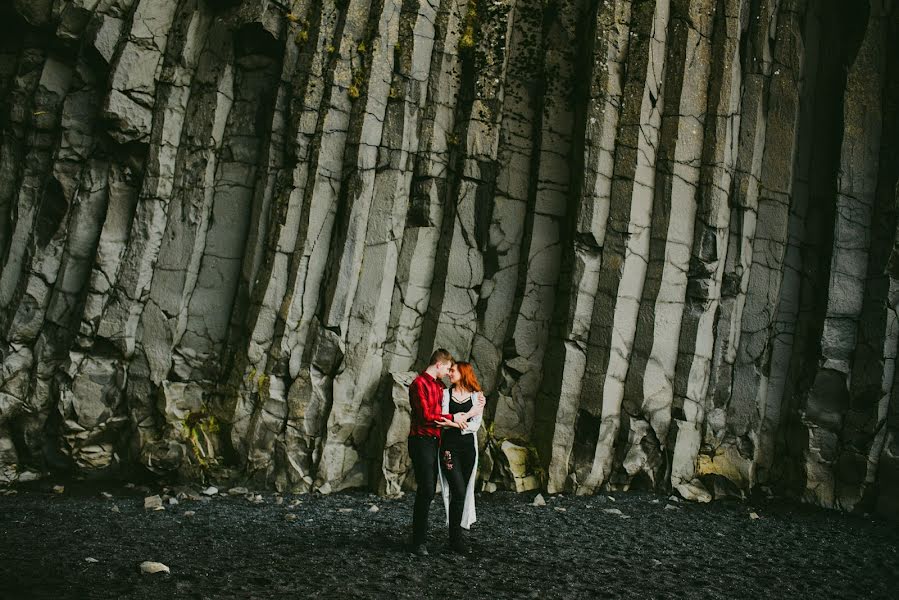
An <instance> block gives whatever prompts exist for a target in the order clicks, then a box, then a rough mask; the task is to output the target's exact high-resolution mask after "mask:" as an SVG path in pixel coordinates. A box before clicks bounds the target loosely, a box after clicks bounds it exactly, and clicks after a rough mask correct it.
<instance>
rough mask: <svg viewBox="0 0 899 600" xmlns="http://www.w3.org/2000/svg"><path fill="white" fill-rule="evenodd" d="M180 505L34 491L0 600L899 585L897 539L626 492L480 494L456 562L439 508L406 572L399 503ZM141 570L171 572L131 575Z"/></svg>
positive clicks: (855, 594) (773, 504) (7, 517)
mask: <svg viewBox="0 0 899 600" xmlns="http://www.w3.org/2000/svg"><path fill="white" fill-rule="evenodd" d="M104 491H105V492H107V493H108V494H111V497H105V496H103V495H102V494H101V492H104ZM178 491H179V489H178V488H174V489H170V490H169V493H170V494H172V495H174V496H176V497H177V493H178ZM180 491H181V492H182V496H181V498H182V499H181V500H180V501H179V503H178V504H177V505H168V504H166V508H165V510H156V511H154V510H145V509H144V497H145V496H148V495H152V494H161V495H162V496H163V497H164V491H163V489H161V488H152V489H150V490H149V491H148V490H147V489H146V488H145V489H140V488H137V489H135V488H133V487H132V488H125V487H122V486H120V485H107V486H101V487H97V484H79V483H70V484H68V485H67V486H66V489H65V491H64V492H62V493H54V492H53V491H52V490H51V489H50V487H49V485H47V484H41V485H34V486H32V487H30V488H27V489H26V488H22V489H19V490H18V492H17V493H16V494H14V495H6V496H0V539H2V544H0V597H2V598H10V599H19V598H22V599H24V598H287V597H291V598H294V597H301V598H310V597H314V598H423V597H424V598H430V597H450V598H480V597H494V598H593V597H602V598H761V597H766V596H769V597H778V598H895V597H896V596H895V593H896V586H897V584H899V552H897V547H899V528H897V526H896V525H892V524H888V523H885V522H883V521H880V520H876V519H872V518H865V517H863V516H855V515H846V514H842V513H839V512H835V511H825V510H819V509H815V508H810V507H807V506H801V505H797V504H794V503H789V502H783V501H774V500H766V501H758V502H737V501H733V502H717V503H712V504H708V505H699V504H690V503H685V502H675V501H672V500H669V499H668V498H665V497H662V496H656V495H650V494H641V493H630V494H614V495H612V496H611V497H610V496H609V495H600V496H593V497H569V496H556V497H549V498H547V499H546V506H533V505H532V502H533V499H534V494H527V495H516V494H511V493H497V494H493V495H486V494H485V495H480V496H479V498H478V511H479V517H480V521H479V522H478V523H477V524H476V525H475V526H474V527H473V528H472V531H471V535H470V538H469V539H470V542H471V543H470V545H471V554H470V555H469V556H467V557H460V556H457V555H454V554H451V553H450V552H449V550H448V548H447V547H446V540H445V529H444V528H443V523H442V519H443V508H442V506H441V505H440V504H439V503H438V502H439V496H438V500H437V501H435V504H434V507H433V509H432V515H431V517H432V530H431V542H430V544H429V545H430V549H431V556H430V557H428V558H424V559H422V558H418V557H415V556H412V555H410V554H408V553H407V551H406V548H405V540H406V536H407V529H408V524H409V522H410V515H411V506H412V496H411V495H407V496H406V497H405V498H402V499H399V500H384V499H382V498H378V497H376V496H373V495H369V494H364V493H361V492H360V493H348V494H335V495H330V496H319V495H303V496H290V495H288V496H285V497H283V499H282V500H281V503H280V504H278V503H277V502H278V500H277V496H275V495H273V494H272V493H263V494H262V498H261V500H262V501H261V502H259V498H258V497H256V502H257V503H254V502H253V498H254V496H253V495H252V494H250V495H248V496H244V495H229V496H214V497H212V498H211V499H209V500H206V501H197V500H190V499H188V497H194V498H195V497H196V492H198V491H199V489H198V488H193V492H192V493H190V494H184V492H187V491H189V490H187V489H181V490H180ZM613 498H614V499H613ZM113 506H115V507H117V509H118V511H117V512H116V511H115V510H114V509H113ZM372 506H376V507H377V509H372V508H371V507H372ZM189 511H193V513H194V514H192V515H191V514H190V513H189ZM616 511H620V513H621V514H617V512H616ZM750 513H755V514H756V515H757V516H758V518H752V516H751V515H750ZM289 515H293V516H289ZM88 558H90V559H92V560H91V561H88V560H87V559H88ZM148 560H149V561H158V562H161V563H164V564H165V565H167V566H168V567H170V569H171V573H170V574H165V573H158V574H153V575H148V574H142V573H141V572H140V569H139V565H140V563H141V562H143V561H148ZM94 561H96V562H94Z"/></svg>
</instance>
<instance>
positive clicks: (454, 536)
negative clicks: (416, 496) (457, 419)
mask: <svg viewBox="0 0 899 600" xmlns="http://www.w3.org/2000/svg"><path fill="white" fill-rule="evenodd" d="M474 459H475V449H474V436H473V435H463V436H462V439H461V440H460V441H459V442H457V443H456V444H454V445H452V446H450V447H448V448H440V467H441V468H442V469H443V475H444V477H446V482H447V484H448V487H449V497H450V501H449V537H450V542H454V541H458V540H461V539H462V511H463V509H464V508H465V492H466V491H467V490H468V480H469V479H470V478H471V472H472V470H474Z"/></svg>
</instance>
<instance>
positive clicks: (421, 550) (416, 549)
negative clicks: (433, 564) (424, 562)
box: [412, 544, 430, 556]
mask: <svg viewBox="0 0 899 600" xmlns="http://www.w3.org/2000/svg"><path fill="white" fill-rule="evenodd" d="M412 554H414V555H416V556H428V555H429V554H430V553H429V552H428V547H427V546H425V545H424V544H418V545H417V546H412Z"/></svg>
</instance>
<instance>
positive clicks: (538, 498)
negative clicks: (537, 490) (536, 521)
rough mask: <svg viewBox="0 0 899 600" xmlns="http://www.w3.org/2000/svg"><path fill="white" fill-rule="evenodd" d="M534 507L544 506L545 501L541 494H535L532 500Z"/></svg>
mask: <svg viewBox="0 0 899 600" xmlns="http://www.w3.org/2000/svg"><path fill="white" fill-rule="evenodd" d="M534 506H546V499H545V498H544V497H543V494H537V496H536V497H535V498H534Z"/></svg>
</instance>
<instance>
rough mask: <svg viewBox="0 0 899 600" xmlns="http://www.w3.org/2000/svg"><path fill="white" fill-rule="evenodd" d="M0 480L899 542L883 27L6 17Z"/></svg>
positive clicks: (874, 15) (566, 12)
mask: <svg viewBox="0 0 899 600" xmlns="http://www.w3.org/2000/svg"><path fill="white" fill-rule="evenodd" d="M0 17H2V21H3V25H2V27H3V31H2V35H0V98H2V105H0V252H2V255H0V258H2V262H0V265H2V272H0V355H2V368H0V468H2V471H3V478H4V479H7V480H11V479H15V478H16V477H18V476H20V474H21V473H23V472H27V471H28V470H29V469H37V470H45V469H60V470H74V471H75V472H77V473H81V474H84V475H93V474H97V475H99V474H107V473H111V472H116V471H121V470H124V471H133V470H134V469H147V470H149V471H151V472H153V473H157V474H173V475H177V476H181V477H186V478H202V477H208V476H210V474H214V475H215V476H218V477H225V476H228V475H230V476H234V477H240V478H245V479H249V480H251V481H254V482H255V483H257V484H259V485H273V486H277V487H278V488H280V489H282V490H294V491H309V490H314V489H316V490H321V491H323V492H327V491H333V490H340V489H344V488H349V487H357V486H369V487H372V488H374V489H377V490H379V491H380V492H381V493H387V494H395V493H398V492H399V491H401V490H402V489H404V488H407V487H408V486H409V483H410V481H409V478H407V471H408V457H407V456H406V455H405V434H406V431H407V426H408V425H407V424H408V406H407V400H406V398H405V395H404V394H405V388H404V385H406V384H407V383H408V378H409V371H412V370H414V369H417V368H421V367H422V366H423V361H424V359H425V357H426V356H427V355H428V354H429V353H430V352H431V350H432V349H433V348H434V347H435V346H438V345H440V346H445V347H447V348H449V349H450V350H451V351H452V352H453V353H454V354H455V355H456V356H458V357H464V358H470V360H472V362H474V363H475V365H476V367H477V370H478V372H479V374H480V377H481V379H482V381H483V382H484V383H485V387H486V390H487V392H488V394H489V403H488V414H487V417H488V419H487V422H488V424H489V426H488V427H486V428H485V429H484V430H483V433H482V435H481V443H482V445H483V447H484V450H485V451H484V454H483V457H484V460H483V461H482V463H483V464H482V467H483V468H482V475H483V478H484V485H485V487H486V488H487V489H494V488H496V487H497V486H499V487H511V488H513V489H518V490H524V489H531V488H534V487H537V486H541V487H545V488H547V489H548V490H549V491H550V492H559V491H572V492H576V493H592V492H594V491H597V490H599V489H601V488H614V489H628V488H632V487H639V488H648V487H651V488H655V489H659V490H668V489H671V488H673V489H674V490H676V491H678V492H679V493H680V494H681V495H683V496H685V497H688V498H694V499H700V500H707V499H709V498H711V497H717V496H722V495H732V494H737V495H739V494H743V493H746V492H749V491H751V490H753V489H755V488H759V489H763V490H766V489H771V490H779V491H782V492H786V493H790V494H794V495H796V496H799V497H801V498H804V499H806V500H808V501H811V502H815V503H818V504H822V505H824V506H833V507H839V508H843V509H847V510H851V509H856V508H857V509H860V510H862V509H863V510H873V509H875V508H876V509H879V510H880V511H881V512H882V513H884V514H887V515H893V516H899V500H897V499H899V400H897V399H895V397H896V395H897V394H899V392H896V391H894V388H895V387H897V374H896V369H895V359H896V354H897V341H899V318H897V312H896V307H897V303H899V237H897V211H896V208H897V202H899V195H897V193H899V190H897V176H899V142H897V140H899V6H897V5H896V3H895V2H894V1H891V0H864V1H859V2H852V3H848V2H842V1H839V0H815V1H812V0H293V1H292V2H290V1H287V0H284V1H283V2H275V1H273V0H243V1H240V0H230V1H226V0H14V1H9V2H6V3H4V4H3V8H0Z"/></svg>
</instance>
